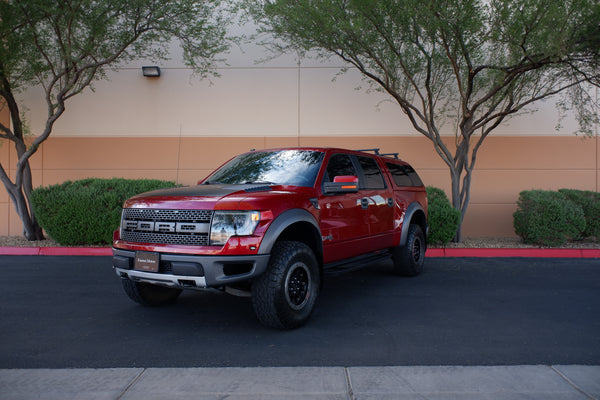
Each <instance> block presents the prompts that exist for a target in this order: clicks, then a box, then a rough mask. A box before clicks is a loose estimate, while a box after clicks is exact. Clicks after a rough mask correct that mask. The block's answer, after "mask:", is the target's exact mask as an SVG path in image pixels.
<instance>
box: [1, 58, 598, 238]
mask: <svg viewBox="0 0 600 400" xmlns="http://www.w3.org/2000/svg"><path fill="white" fill-rule="evenodd" d="M264 56H265V54H264V53H263V50H262V49H260V48H258V47H256V46H249V47H248V46H246V48H244V49H243V51H241V50H239V49H237V48H235V49H233V51H232V53H231V54H229V55H228V56H227V63H226V64H225V63H224V64H221V65H220V66H219V67H218V69H217V72H218V73H219V75H220V76H219V77H215V78H212V79H211V80H202V81H201V80H199V79H198V78H196V77H194V76H193V75H192V74H191V71H190V70H188V69H187V68H185V67H184V66H183V65H182V64H181V62H180V61H179V57H178V53H177V50H176V49H173V59H172V60H171V61H167V62H162V63H160V64H158V65H159V66H160V67H161V69H162V75H161V76H160V77H159V78H146V77H143V76H142V71H141V67H142V66H143V65H152V64H154V63H152V62H151V61H148V60H143V61H139V62H135V63H131V64H129V65H126V66H124V67H122V68H120V69H118V70H116V71H112V72H110V73H109V74H108V78H109V79H108V80H105V81H99V82H96V83H95V85H94V86H95V91H94V92H92V91H89V90H88V91H86V92H84V93H82V94H81V95H78V96H76V97H75V98H73V99H71V100H69V101H68V102H67V110H66V112H65V114H64V115H63V116H61V118H60V119H59V120H58V121H57V123H56V125H55V126H54V129H53V133H52V135H51V138H50V139H49V140H48V141H47V142H46V143H44V144H43V145H42V146H41V148H40V150H39V151H38V153H37V154H36V155H35V156H34V157H33V159H32V160H31V161H32V168H33V177H34V178H33V179H34V186H40V185H50V184H55V183H59V182H62V181H64V180H67V179H79V178H84V177H128V178H139V177H152V178H160V179H172V180H176V181H178V182H180V183H185V184H193V183H195V182H196V181H197V180H198V179H200V178H202V177H204V176H205V175H206V174H208V172H210V171H211V170H212V169H214V168H215V167H217V166H218V165H219V164H221V163H222V162H224V161H226V160H227V159H228V158H230V157H231V156H233V155H235V154H238V153H240V152H243V151H247V150H249V149H252V148H257V149H259V148H268V147H279V146H298V145H300V146H304V145H307V146H313V145H314V146H335V147H346V148H354V149H356V148H371V147H380V148H381V149H382V150H384V151H385V152H398V153H400V155H401V157H402V158H403V159H405V160H407V161H409V162H410V163H411V164H413V165H414V166H415V168H416V169H417V170H418V171H419V173H420V174H421V176H422V178H423V180H424V181H425V182H426V184H427V185H433V186H438V187H441V188H443V189H445V190H446V191H447V192H449V188H450V179H449V173H448V171H447V168H446V166H445V165H444V164H443V162H442V161H441V160H440V159H439V157H438V156H437V154H436V153H435V151H434V149H433V146H432V145H431V143H430V142H429V141H428V140H427V139H426V138H424V137H422V136H420V135H419V134H418V133H416V131H415V130H414V128H413V127H412V126H411V125H410V124H409V122H408V119H407V118H406V117H405V116H404V115H403V113H402V112H401V110H400V108H399V107H398V105H396V104H395V103H394V102H393V101H391V100H390V98H389V96H387V95H385V94H383V93H379V92H376V91H367V90H366V89H367V88H368V84H367V83H366V82H364V81H362V80H361V77H360V75H359V73H358V72H357V71H354V70H350V71H349V72H347V73H346V74H342V75H338V76H336V74H337V73H338V72H339V69H340V67H343V65H340V64H339V63H338V62H336V61H335V60H329V61H317V60H302V61H301V62H298V60H296V59H295V58H294V57H289V56H288V57H281V58H276V59H273V60H270V61H268V62H266V63H259V64H257V63H256V60H259V59H261V58H263V57H264ZM334 78H335V79H334ZM357 89H359V90H357ZM20 100H21V104H22V105H23V106H24V107H23V110H26V112H27V121H28V124H29V127H30V129H31V132H32V133H33V134H36V132H40V131H41V129H42V128H43V126H44V124H45V121H46V115H47V111H46V105H45V102H44V97H43V93H42V92H41V90H40V89H39V88H31V89H29V90H27V91H25V92H23V93H21V94H20ZM538 108H539V109H538V111H537V112H536V113H532V114H525V115H521V116H518V117H516V118H515V119H512V120H510V121H509V122H507V123H505V124H503V125H502V126H501V127H499V128H498V129H497V130H496V131H495V132H494V133H493V134H492V135H491V136H490V137H489V138H488V139H487V140H486V142H485V144H484V146H483V148H482V149H481V151H480V154H479V157H478V163H477V166H476V169H475V170H476V172H475V175H474V179H473V189H472V190H473V192H472V199H471V205H470V207H469V212H468V215H467V218H466V221H465V224H464V231H463V232H464V234H465V236H493V235H499V236H512V235H514V233H513V228H512V212H513V211H514V209H515V202H516V199H517V197H518V193H519V192H520V191H521V190H525V189H532V188H543V189H556V188H561V187H569V188H577V189H587V190H596V191H597V190H598V189H599V186H600V181H599V179H600V178H599V165H600V161H599V159H598V158H599V152H600V144H599V142H598V138H597V137H596V138H592V139H582V138H581V137H577V136H574V135H573V132H574V131H575V130H576V124H575V123H574V121H573V120H572V119H569V118H567V119H566V120H565V121H563V123H562V125H563V127H562V129H561V130H559V131H556V130H555V125H556V123H557V114H556V111H555V108H554V106H553V104H552V102H551V101H548V102H541V103H540V104H538ZM0 118H2V116H1V115H0ZM4 118H5V119H6V118H7V116H6V115H4ZM452 126H453V124H452V123H451V122H449V123H448V124H446V126H445V128H444V131H443V132H444V134H445V135H447V140H448V142H449V143H452V141H453V140H454V138H453V136H452V135H453V130H452ZM0 142H1V141H0ZM0 162H1V163H2V165H3V166H5V168H7V167H8V168H9V171H10V173H11V174H14V168H15V166H16V160H15V156H14V153H12V149H11V146H10V145H9V144H8V143H6V142H4V143H0ZM12 210H13V206H12V204H11V203H10V202H9V199H8V195H7V194H6V191H5V190H3V189H2V190H0V235H7V234H10V235H19V234H21V224H20V221H19V220H18V218H17V217H16V215H15V213H14V211H12Z"/></svg>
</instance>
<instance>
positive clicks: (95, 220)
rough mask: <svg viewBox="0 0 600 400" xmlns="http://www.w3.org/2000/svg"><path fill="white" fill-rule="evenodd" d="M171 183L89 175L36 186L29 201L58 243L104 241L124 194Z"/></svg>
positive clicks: (118, 214)
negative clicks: (39, 186)
mask: <svg viewBox="0 0 600 400" xmlns="http://www.w3.org/2000/svg"><path fill="white" fill-rule="evenodd" d="M173 186H175V183H174V182H167V181H159V180H151V179H140V180H131V179H120V178H114V179H97V178H89V179H83V180H79V181H75V182H72V181H67V182H64V183H61V184H58V185H52V186H48V187H42V188H37V189H35V190H34V191H33V192H32V193H31V204H32V207H33V210H34V212H35V215H36V217H37V220H38V222H39V223H40V226H41V227H42V228H44V230H45V231H46V233H47V234H48V235H49V236H50V237H51V238H52V239H54V240H55V241H57V242H58V243H60V244H61V245H83V244H94V245H95V244H107V243H110V242H111V241H112V232H113V231H114V230H115V229H117V228H118V226H119V220H120V217H121V206H122V205H123V202H124V201H125V200H126V199H127V198H129V197H131V196H133V195H136V194H138V193H142V192H147V191H150V190H154V189H159V188H166V187H173Z"/></svg>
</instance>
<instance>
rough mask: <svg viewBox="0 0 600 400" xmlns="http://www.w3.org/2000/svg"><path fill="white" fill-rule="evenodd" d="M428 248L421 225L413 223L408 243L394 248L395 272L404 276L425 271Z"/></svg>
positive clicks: (409, 231)
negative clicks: (424, 265)
mask: <svg viewBox="0 0 600 400" xmlns="http://www.w3.org/2000/svg"><path fill="white" fill-rule="evenodd" d="M426 249H427V242H426V241H425V234H424V233H423V230H422V229H421V227H420V226H419V225H417V224H411V225H410V226H409V228H408V237H407V238H406V244H405V245H404V246H398V247H396V248H394V249H393V250H392V260H393V261H394V272H395V273H397V274H398V275H403V276H416V275H419V274H420V273H421V271H423V264H424V263H425V250H426Z"/></svg>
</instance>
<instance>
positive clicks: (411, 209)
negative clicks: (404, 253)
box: [399, 202, 427, 246]
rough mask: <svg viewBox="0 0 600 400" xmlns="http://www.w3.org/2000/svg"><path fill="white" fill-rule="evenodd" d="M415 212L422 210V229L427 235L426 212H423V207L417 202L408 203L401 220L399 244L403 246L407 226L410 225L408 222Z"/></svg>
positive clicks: (406, 234) (406, 236) (406, 235)
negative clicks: (423, 224) (423, 219)
mask: <svg viewBox="0 0 600 400" xmlns="http://www.w3.org/2000/svg"><path fill="white" fill-rule="evenodd" d="M417 212H422V213H423V215H424V216H425V229H423V233H424V234H425V235H426V236H427V214H426V213H425V209H424V208H423V206H422V205H421V204H420V203H418V202H414V203H410V205H409V206H408V208H407V209H406V212H405V213H404V218H403V220H402V221H403V222H402V231H401V234H400V244H399V246H404V245H405V244H406V240H407V238H408V228H409V227H410V223H411V221H412V218H413V216H414V215H415V214H416V213H417Z"/></svg>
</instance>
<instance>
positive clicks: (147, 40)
mask: <svg viewBox="0 0 600 400" xmlns="http://www.w3.org/2000/svg"><path fill="white" fill-rule="evenodd" d="M231 18H232V14H231V13H229V10H227V7H226V6H225V5H224V4H223V1H222V0H211V1H197V0H160V1H159V0H110V1H99V0H60V1H55V0H4V1H0V43H1V45H0V104H3V105H4V106H6V107H7V108H8V111H9V112H10V122H11V124H4V123H3V122H2V121H0V140H1V139H8V140H10V141H11V142H13V143H14V145H15V149H16V151H17V157H16V162H15V164H17V167H13V171H15V178H14V182H13V181H11V178H10V177H9V174H7V173H5V171H8V170H9V168H7V167H6V166H5V165H3V164H0V180H1V181H2V183H3V184H4V186H5V188H6V189H7V191H8V192H9V194H10V198H11V199H12V201H13V203H14V204H15V208H16V210H17V213H18V215H19V217H20V218H21V221H22V222H23V231H24V234H25V237H26V238H27V239H29V240H35V239H41V238H42V237H41V236H42V234H41V229H39V226H37V224H36V223H35V216H34V215H33V214H32V213H30V211H31V210H32V209H33V208H30V207H29V206H28V204H27V202H28V200H27V198H28V195H29V192H30V191H31V188H32V187H33V185H32V182H31V175H30V174H29V169H30V167H29V158H30V157H31V156H32V155H33V154H34V153H35V152H36V151H37V149H38V148H39V146H40V144H41V143H43V142H44V141H45V140H46V139H47V138H48V137H49V136H50V134H51V132H52V129H53V126H54V124H55V122H56V121H57V120H58V119H59V118H60V116H61V115H62V114H63V113H64V112H65V109H66V104H67V100H70V99H71V98H73V97H74V96H76V95H78V94H80V93H81V92H82V91H84V90H86V89H87V88H90V89H93V86H92V85H93V83H94V82H95V81H97V80H99V79H104V78H106V72H107V71H108V70H110V69H113V68H115V67H117V66H118V65H119V64H120V63H123V62H131V61H132V60H135V59H149V60H154V61H158V60H166V59H168V58H169V52H170V51H171V47H172V44H173V43H174V41H177V42H178V43H179V45H180V47H181V49H182V50H183V51H182V54H183V61H184V62H185V64H186V65H187V66H189V67H191V68H193V70H194V71H195V73H196V74H198V75H200V77H205V76H207V75H218V74H217V72H216V71H215V68H214V67H215V63H216V62H218V61H220V58H219V57H220V56H221V55H222V54H223V53H224V52H225V51H226V50H227V49H228V48H229V47H230V45H231V43H232V42H233V41H236V40H237V39H235V38H232V37H229V36H227V26H228V24H229V22H230V20H231ZM30 87H36V88H39V89H42V90H40V91H39V92H40V93H41V96H40V97H39V100H40V101H44V102H45V103H46V106H47V114H46V115H47V119H46V121H41V122H44V123H42V124H40V125H39V126H40V127H42V128H41V129H40V131H37V132H32V134H33V135H32V136H34V137H35V138H34V139H33V140H32V141H26V140H25V134H26V133H27V127H26V126H25V125H24V121H23V120H22V117H21V115H22V109H23V107H22V105H21V104H19V100H20V97H21V96H18V94H19V92H21V91H23V90H26V89H27V88H30ZM32 93H33V94H35V93H38V90H37V89H36V90H34V91H32ZM25 97H28V96H25ZM90 112H93V111H90Z"/></svg>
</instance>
